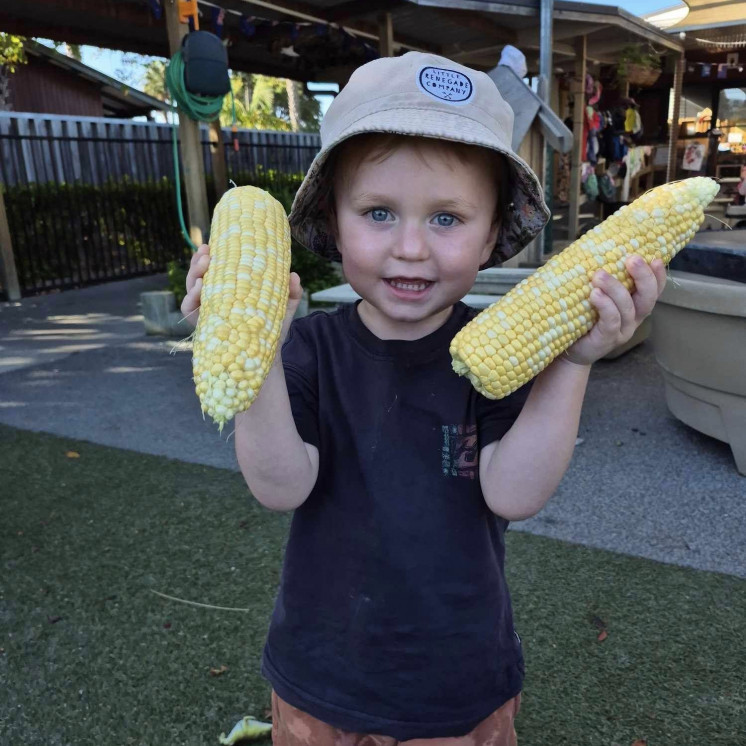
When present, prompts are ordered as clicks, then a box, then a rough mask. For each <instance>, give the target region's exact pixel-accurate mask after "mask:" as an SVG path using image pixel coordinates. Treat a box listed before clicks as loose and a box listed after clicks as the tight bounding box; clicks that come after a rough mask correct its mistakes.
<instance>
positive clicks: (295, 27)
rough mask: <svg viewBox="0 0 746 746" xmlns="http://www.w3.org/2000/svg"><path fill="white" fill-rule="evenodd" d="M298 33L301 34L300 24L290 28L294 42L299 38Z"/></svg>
mask: <svg viewBox="0 0 746 746" xmlns="http://www.w3.org/2000/svg"><path fill="white" fill-rule="evenodd" d="M298 33H299V29H298V24H297V23H294V24H292V25H291V27H290V38H291V39H292V40H293V41H296V39H297V38H298Z"/></svg>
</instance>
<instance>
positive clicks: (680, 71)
mask: <svg viewBox="0 0 746 746" xmlns="http://www.w3.org/2000/svg"><path fill="white" fill-rule="evenodd" d="M684 64H685V60H684V55H683V54H681V55H679V57H678V59H677V60H676V69H675V70H674V73H673V89H672V90H673V112H672V113H671V128H670V129H669V131H668V166H667V168H666V181H673V180H674V179H675V178H676V143H677V141H678V139H679V112H680V111H681V85H682V82H683V80H684Z"/></svg>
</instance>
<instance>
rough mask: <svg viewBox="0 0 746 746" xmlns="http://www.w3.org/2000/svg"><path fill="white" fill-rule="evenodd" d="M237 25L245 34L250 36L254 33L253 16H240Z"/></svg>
mask: <svg viewBox="0 0 746 746" xmlns="http://www.w3.org/2000/svg"><path fill="white" fill-rule="evenodd" d="M239 26H240V28H241V31H242V32H243V33H244V35H245V36H248V37H249V38H251V37H252V36H254V34H255V33H256V25H255V24H254V17H253V16H252V17H251V18H246V17H245V16H242V17H241V22H240V23H239Z"/></svg>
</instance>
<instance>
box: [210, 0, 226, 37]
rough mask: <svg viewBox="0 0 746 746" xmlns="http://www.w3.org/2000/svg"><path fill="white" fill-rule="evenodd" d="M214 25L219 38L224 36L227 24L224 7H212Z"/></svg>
mask: <svg viewBox="0 0 746 746" xmlns="http://www.w3.org/2000/svg"><path fill="white" fill-rule="evenodd" d="M211 10H212V27H213V31H214V33H215V36H217V37H218V39H222V38H223V26H224V24H225V11H224V10H223V9H222V8H216V7H215V6H213V7H212V9H211Z"/></svg>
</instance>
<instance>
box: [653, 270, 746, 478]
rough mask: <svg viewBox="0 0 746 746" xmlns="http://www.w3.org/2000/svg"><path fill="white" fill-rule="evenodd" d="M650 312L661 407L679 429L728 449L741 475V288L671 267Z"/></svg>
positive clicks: (745, 296) (744, 379) (744, 377)
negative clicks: (660, 380) (662, 391)
mask: <svg viewBox="0 0 746 746" xmlns="http://www.w3.org/2000/svg"><path fill="white" fill-rule="evenodd" d="M670 277H671V279H672V280H673V282H669V283H668V284H667V285H666V289H665V290H664V292H663V295H662V296H661V297H660V299H659V301H658V303H657V305H656V307H655V310H654V312H653V345H654V348H655V357H656V360H657V362H658V364H659V365H660V367H661V370H662V372H663V379H664V382H665V392H666V403H667V404H668V408H669V410H670V411H671V413H672V414H673V415H674V416H675V417H677V418H678V419H679V420H681V421H682V422H684V423H685V424H687V425H689V426H690V427H693V428H694V429H695V430H699V431H700V432H702V433H705V434H706V435H709V436H711V437H713V438H717V439H718V440H722V441H724V442H726V443H729V444H730V447H731V450H732V451H733V456H734V458H735V462H736V468H737V469H738V471H739V472H740V473H741V474H744V475H746V284H744V283H741V282H736V281H734V280H727V279H724V278H719V277H707V276H705V275H699V274H693V273H690V272H681V271H678V270H672V271H671V272H670Z"/></svg>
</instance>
